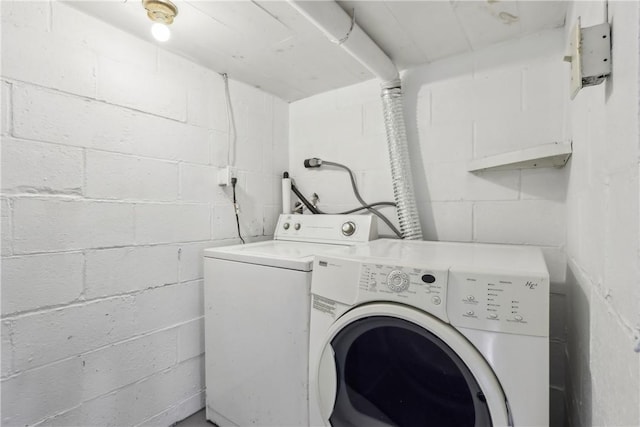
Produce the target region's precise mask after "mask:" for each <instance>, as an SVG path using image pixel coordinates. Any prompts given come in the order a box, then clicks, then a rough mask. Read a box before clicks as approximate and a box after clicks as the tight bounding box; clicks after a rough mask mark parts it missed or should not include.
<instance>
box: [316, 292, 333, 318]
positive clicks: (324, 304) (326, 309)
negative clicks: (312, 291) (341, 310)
mask: <svg viewBox="0 0 640 427" xmlns="http://www.w3.org/2000/svg"><path fill="white" fill-rule="evenodd" d="M313 309H314V310H318V311H322V312H323V313H327V314H329V315H331V317H336V302H335V301H334V300H331V299H329V298H324V297H321V296H318V295H314V296H313Z"/></svg>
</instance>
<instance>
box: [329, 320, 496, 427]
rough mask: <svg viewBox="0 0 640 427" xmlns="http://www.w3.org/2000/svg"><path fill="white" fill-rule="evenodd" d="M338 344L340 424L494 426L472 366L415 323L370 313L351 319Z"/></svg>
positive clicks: (336, 420)
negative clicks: (368, 315)
mask: <svg viewBox="0 0 640 427" xmlns="http://www.w3.org/2000/svg"><path fill="white" fill-rule="evenodd" d="M331 346H332V347H333V350H334V353H335V363H336V368H337V371H336V374H337V385H338V387H337V393H336V400H335V402H334V408H333V412H332V414H331V417H330V418H329V421H330V423H331V425H332V426H333V427H346V426H367V427H375V426H438V427H444V426H455V427H463V426H483V427H484V426H491V425H492V423H491V416H490V414H489V408H488V406H487V403H486V400H485V397H484V394H483V392H482V390H481V389H480V387H479V386H478V383H477V382H476V380H475V378H474V377H473V375H472V374H471V372H470V370H469V368H467V366H466V365H465V364H464V362H463V361H462V360H461V359H460V357H459V356H458V355H457V354H456V353H455V352H454V351H453V350H452V349H451V348H450V347H449V346H448V345H447V344H446V343H445V342H444V341H442V340H441V339H440V338H438V337H436V336H435V335H434V334H432V333H431V332H429V331H427V330H425V329H424V328H421V327H420V326H418V325H416V324H414V323H411V322H408V321H406V320H402V319H398V318H395V317H388V316H373V317H366V318H363V319H359V320H356V321H354V322H352V323H350V324H348V325H347V326H345V327H344V328H343V329H342V330H341V331H340V332H339V333H338V334H337V335H336V336H335V337H334V338H333V340H332V341H331Z"/></svg>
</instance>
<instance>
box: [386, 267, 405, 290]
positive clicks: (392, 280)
mask: <svg viewBox="0 0 640 427" xmlns="http://www.w3.org/2000/svg"><path fill="white" fill-rule="evenodd" d="M387 286H388V287H389V289H391V290H392V291H394V292H402V291H406V290H407V289H408V288H409V276H408V275H407V274H406V273H403V272H402V271H400V270H393V271H392V272H391V273H389V275H388V276H387Z"/></svg>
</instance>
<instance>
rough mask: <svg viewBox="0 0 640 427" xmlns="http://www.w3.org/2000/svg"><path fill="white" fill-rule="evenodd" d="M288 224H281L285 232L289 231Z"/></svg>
mask: <svg viewBox="0 0 640 427" xmlns="http://www.w3.org/2000/svg"><path fill="white" fill-rule="evenodd" d="M289 226H290V224H289V223H288V222H285V223H284V224H282V228H284V229H285V230H288V229H289Z"/></svg>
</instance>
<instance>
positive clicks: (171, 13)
mask: <svg viewBox="0 0 640 427" xmlns="http://www.w3.org/2000/svg"><path fill="white" fill-rule="evenodd" d="M142 6H144V8H145V9H146V10H147V16H148V17H149V19H151V20H152V21H153V22H160V23H162V24H165V25H169V24H171V23H172V22H173V18H175V17H176V16H177V15H178V7H177V6H176V5H175V4H173V3H171V2H170V1H169V0H142Z"/></svg>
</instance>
